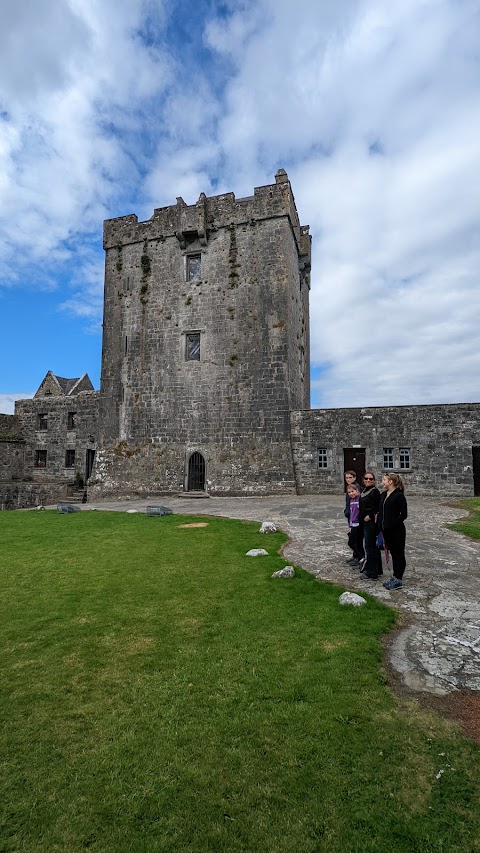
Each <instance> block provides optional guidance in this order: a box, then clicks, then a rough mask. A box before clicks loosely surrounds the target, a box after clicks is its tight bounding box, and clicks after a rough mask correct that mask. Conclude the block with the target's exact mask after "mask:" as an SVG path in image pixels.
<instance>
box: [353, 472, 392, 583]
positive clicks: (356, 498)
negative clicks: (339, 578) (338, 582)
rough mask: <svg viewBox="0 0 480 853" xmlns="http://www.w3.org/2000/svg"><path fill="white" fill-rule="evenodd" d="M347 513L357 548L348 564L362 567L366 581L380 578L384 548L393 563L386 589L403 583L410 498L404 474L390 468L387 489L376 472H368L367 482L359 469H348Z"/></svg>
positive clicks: (385, 476)
mask: <svg viewBox="0 0 480 853" xmlns="http://www.w3.org/2000/svg"><path fill="white" fill-rule="evenodd" d="M345 483H346V502H345V516H346V518H347V520H348V529H349V533H348V544H349V546H350V548H351V550H352V551H353V556H352V557H351V559H349V560H347V563H348V564H349V565H350V566H351V567H352V568H353V569H357V568H358V569H360V577H361V579H362V580H370V581H376V580H378V578H379V576H380V575H383V568H382V553H381V552H382V550H384V551H385V554H386V557H387V562H388V563H389V562H390V560H391V562H392V570H393V575H392V577H390V578H389V579H388V580H386V581H385V582H384V584H383V586H384V587H385V589H388V590H396V589H401V588H402V586H403V575H404V572H405V536H406V534H405V524H404V522H405V519H406V517H407V501H406V499H405V487H404V484H403V480H402V478H401V476H400V474H396V473H395V472H393V471H389V472H388V474H384V476H383V487H384V491H383V492H382V493H380V491H379V490H378V489H377V486H376V484H375V474H373V473H372V471H366V472H365V474H364V475H363V485H362V486H361V485H360V484H359V483H358V482H357V475H356V473H355V471H346V472H345Z"/></svg>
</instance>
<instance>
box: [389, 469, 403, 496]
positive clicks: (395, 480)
mask: <svg viewBox="0 0 480 853" xmlns="http://www.w3.org/2000/svg"><path fill="white" fill-rule="evenodd" d="M386 476H387V477H388V479H389V480H390V482H391V483H392V484H393V488H394V489H400V491H401V492H404V491H405V484H404V482H403V479H402V477H401V476H400V474H397V473H396V472H395V471H387V472H386Z"/></svg>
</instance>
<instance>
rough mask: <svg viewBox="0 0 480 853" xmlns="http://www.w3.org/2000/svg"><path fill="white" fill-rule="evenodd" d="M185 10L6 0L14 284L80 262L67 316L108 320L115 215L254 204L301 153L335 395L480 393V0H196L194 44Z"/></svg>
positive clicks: (6, 174) (321, 343)
mask: <svg viewBox="0 0 480 853" xmlns="http://www.w3.org/2000/svg"><path fill="white" fill-rule="evenodd" d="M176 8H177V7H176V5H175V4H174V3H173V2H172V0H158V2H157V0H139V2H136V3H131V2H130V0H104V2H102V3H98V2H96V0H63V2H58V0H55V2H54V0H44V2H43V3H42V4H41V12H40V11H39V9H40V7H39V6H38V4H37V3H34V0H16V2H13V0H7V2H6V3H4V10H3V13H4V14H3V19H2V31H1V32H0V113H1V111H2V110H3V119H2V118H0V204H1V206H2V207H3V209H4V210H5V211H8V215H7V216H6V217H5V218H4V219H3V220H2V221H1V222H0V271H1V272H2V276H3V280H4V282H7V283H12V282H13V281H16V282H17V284H18V285H19V286H20V284H21V281H22V265H23V264H24V263H30V264H35V265H36V269H38V268H40V267H41V268H42V269H43V275H44V284H51V285H54V284H55V281H56V278H55V269H56V266H57V265H58V267H60V266H62V265H63V267H64V265H65V263H66V261H67V260H68V259H69V258H73V257H75V265H73V264H72V266H71V272H70V285H71V293H69V294H68V297H67V298H65V296H64V295H62V299H63V302H62V308H63V310H67V311H69V312H70V313H73V314H76V315H78V316H81V317H83V318H84V320H85V322H86V324H87V326H88V328H93V327H94V326H95V323H96V322H97V321H98V318H99V316H100V313H101V279H102V271H101V266H102V264H101V259H99V254H98V252H97V250H93V248H91V244H90V242H89V241H90V240H91V238H92V235H95V240H96V241H97V242H98V241H99V239H100V234H99V231H100V227H101V220H102V218H104V217H109V216H114V215H117V213H118V214H121V213H129V212H136V213H138V215H139V217H140V218H147V217H148V216H150V215H151V212H152V210H153V208H154V207H158V206H161V205H163V204H172V203H174V200H175V198H176V197H177V196H179V195H182V196H183V197H184V198H185V200H186V201H187V203H193V202H194V201H196V199H197V198H198V195H199V194H200V192H202V191H203V192H206V193H207V194H213V193H215V192H223V191H228V190H234V191H235V192H236V194H237V196H242V195H249V194H251V192H252V189H253V187H254V186H255V185H260V184H265V183H268V182H269V181H272V180H273V175H274V172H275V171H276V169H277V168H278V167H279V166H284V167H285V168H286V169H287V171H288V173H289V176H290V179H291V182H292V186H293V189H294V192H295V197H296V201H297V206H298V210H299V214H300V217H301V221H302V223H305V224H307V223H308V224H310V226H311V230H312V234H313V238H314V241H313V253H314V254H313V269H312V291H311V315H312V335H311V339H312V359H313V362H314V363H315V364H317V365H321V366H322V372H321V375H320V378H319V379H318V380H315V383H314V387H315V389H316V393H317V395H318V397H317V399H318V402H319V403H321V404H322V405H344V404H345V402H349V403H351V404H353V403H365V402H370V403H371V404H372V405H373V404H381V403H394V402H399V403H401V402H428V401H439V402H441V401H449V400H461V399H464V400H471V399H475V398H477V399H478V395H479V391H478V380H477V376H478V374H479V370H478V368H479V363H478V356H477V354H476V347H475V341H476V339H477V337H478V333H477V328H476V327H477V325H478V315H479V307H480V306H479V299H480V297H479V293H480V289H479V287H478V276H479V274H478V269H479V252H480V245H479V239H478V234H479V225H478V223H479V221H480V210H479V208H480V202H479V199H480V193H479V190H480V178H479V176H480V149H479V146H478V138H479V137H480V103H479V101H480V64H479V61H478V50H477V41H478V31H479V22H480V0H392V2H390V3H388V4H387V5H385V3H384V2H381V0H339V2H337V3H335V4H333V3H329V2H326V0H322V1H321V2H319V0H305V2H304V3H303V4H302V6H301V8H300V7H298V6H295V5H294V4H292V3H291V2H290V0H256V2H255V3H254V2H245V1H244V0H228V2H227V3H226V4H223V5H222V7H221V9H222V11H221V13H218V15H216V16H215V15H213V14H210V17H208V16H207V15H208V9H209V8H210V9H212V8H213V9H215V8H218V7H216V6H215V4H211V5H209V4H208V5H207V4H206V7H205V9H203V10H200V7H199V6H198V4H194V3H193V0H192V6H191V10H190V11H191V15H190V16H189V17H188V20H189V21H190V23H191V26H190V27H189V28H188V27H187V28H186V29H185V32H187V33H189V32H190V33H197V31H199V32H201V30H202V26H203V42H202V41H201V38H198V40H197V42H189V43H187V44H185V43H184V41H185V39H184V36H177V37H176V40H175V37H174V34H173V35H172V33H174V30H168V31H167V29H166V27H167V24H168V22H169V20H170V18H169V16H171V15H172V14H174V13H175V10H176ZM225 10H226V11H225ZM193 16H195V17H193ZM201 16H203V17H201ZM167 34H168V38H167ZM167 41H168V46H166V45H167ZM192 44H194V46H195V49H196V51H197V53H196V54H194V53H192V50H193V48H192ZM209 51H210V54H209V53H208V52H209ZM197 54H198V55H197ZM19 55H21V57H22V61H21V62H16V61H14V60H15V59H16V58H17V57H18V56H19ZM127 205H128V207H127V208H126V206H127ZM131 206H133V208H132V209H131Z"/></svg>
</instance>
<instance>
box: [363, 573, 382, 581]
mask: <svg viewBox="0 0 480 853" xmlns="http://www.w3.org/2000/svg"><path fill="white" fill-rule="evenodd" d="M360 580H361V581H378V575H367V573H366V572H362V573H361V575H360Z"/></svg>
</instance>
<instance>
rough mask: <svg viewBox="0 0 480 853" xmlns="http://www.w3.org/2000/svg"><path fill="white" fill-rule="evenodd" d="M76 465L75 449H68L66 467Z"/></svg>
mask: <svg viewBox="0 0 480 853" xmlns="http://www.w3.org/2000/svg"><path fill="white" fill-rule="evenodd" d="M74 467H75V451H74V450H66V451H65V468H74Z"/></svg>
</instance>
